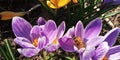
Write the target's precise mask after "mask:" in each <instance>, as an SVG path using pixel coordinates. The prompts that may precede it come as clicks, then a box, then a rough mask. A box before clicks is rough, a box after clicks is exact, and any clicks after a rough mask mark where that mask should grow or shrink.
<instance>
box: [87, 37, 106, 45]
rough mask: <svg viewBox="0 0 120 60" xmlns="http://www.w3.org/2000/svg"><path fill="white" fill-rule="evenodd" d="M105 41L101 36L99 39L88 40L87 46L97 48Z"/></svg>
mask: <svg viewBox="0 0 120 60" xmlns="http://www.w3.org/2000/svg"><path fill="white" fill-rule="evenodd" d="M103 41H104V39H103V37H102V36H99V37H95V38H93V39H90V40H88V41H87V43H86V45H87V46H91V47H95V46H97V45H98V44H100V43H102V42H103Z"/></svg>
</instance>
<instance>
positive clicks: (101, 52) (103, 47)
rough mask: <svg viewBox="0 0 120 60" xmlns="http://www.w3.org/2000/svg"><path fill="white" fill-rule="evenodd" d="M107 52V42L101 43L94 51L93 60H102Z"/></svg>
mask: <svg viewBox="0 0 120 60" xmlns="http://www.w3.org/2000/svg"><path fill="white" fill-rule="evenodd" d="M108 50H109V46H108V43H107V42H103V43H101V44H100V45H99V46H98V47H97V49H96V54H95V56H94V60H102V59H103V58H104V57H105V55H106V53H107V52H108Z"/></svg>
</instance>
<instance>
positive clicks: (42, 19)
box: [37, 17, 46, 25]
mask: <svg viewBox="0 0 120 60" xmlns="http://www.w3.org/2000/svg"><path fill="white" fill-rule="evenodd" d="M37 22H38V25H44V24H45V23H46V20H45V19H44V18H42V17H39V18H38V21H37Z"/></svg>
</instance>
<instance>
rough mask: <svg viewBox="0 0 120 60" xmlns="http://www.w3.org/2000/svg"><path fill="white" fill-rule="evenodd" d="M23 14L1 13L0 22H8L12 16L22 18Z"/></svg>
mask: <svg viewBox="0 0 120 60" xmlns="http://www.w3.org/2000/svg"><path fill="white" fill-rule="evenodd" d="M25 14H26V12H13V11H3V12H0V16H1V19H0V20H9V19H12V18H13V17H14V16H24V15H25Z"/></svg>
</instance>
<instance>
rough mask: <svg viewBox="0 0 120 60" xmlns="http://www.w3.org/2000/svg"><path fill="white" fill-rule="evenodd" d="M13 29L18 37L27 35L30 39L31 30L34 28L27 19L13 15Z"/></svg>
mask: <svg viewBox="0 0 120 60" xmlns="http://www.w3.org/2000/svg"><path fill="white" fill-rule="evenodd" d="M12 29H13V32H14V34H15V35H16V36H17V37H25V38H27V39H30V30H31V29H32V26H31V24H30V23H29V22H27V21H26V20H25V19H23V18H21V17H13V19H12Z"/></svg>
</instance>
